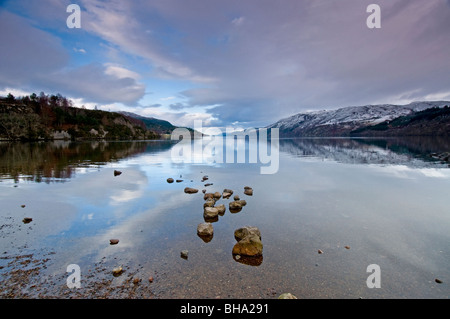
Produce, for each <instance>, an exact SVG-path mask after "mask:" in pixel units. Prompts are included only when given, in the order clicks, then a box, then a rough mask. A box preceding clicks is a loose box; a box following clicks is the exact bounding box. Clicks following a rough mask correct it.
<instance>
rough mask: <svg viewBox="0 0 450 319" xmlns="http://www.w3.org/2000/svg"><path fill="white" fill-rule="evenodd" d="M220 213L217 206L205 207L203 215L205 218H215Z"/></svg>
mask: <svg viewBox="0 0 450 319" xmlns="http://www.w3.org/2000/svg"><path fill="white" fill-rule="evenodd" d="M218 215H219V210H218V209H217V208H216V207H205V209H204V211H203V217H205V219H214V218H217V216H218Z"/></svg>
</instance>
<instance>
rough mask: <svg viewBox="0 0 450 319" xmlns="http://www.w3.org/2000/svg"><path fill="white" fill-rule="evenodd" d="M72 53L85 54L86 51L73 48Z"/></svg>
mask: <svg viewBox="0 0 450 319" xmlns="http://www.w3.org/2000/svg"><path fill="white" fill-rule="evenodd" d="M73 51H75V52H78V53H83V54H86V53H87V52H86V50H85V49H83V48H81V49H77V48H73Z"/></svg>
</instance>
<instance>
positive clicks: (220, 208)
mask: <svg viewBox="0 0 450 319" xmlns="http://www.w3.org/2000/svg"><path fill="white" fill-rule="evenodd" d="M216 208H217V210H218V212H219V215H223V214H225V205H224V204H220V205H218V206H216Z"/></svg>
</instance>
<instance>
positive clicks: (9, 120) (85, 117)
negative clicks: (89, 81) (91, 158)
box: [0, 93, 160, 141]
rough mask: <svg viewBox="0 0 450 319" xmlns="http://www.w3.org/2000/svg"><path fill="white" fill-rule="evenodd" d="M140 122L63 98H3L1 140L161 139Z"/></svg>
mask: <svg viewBox="0 0 450 319" xmlns="http://www.w3.org/2000/svg"><path fill="white" fill-rule="evenodd" d="M158 138H160V134H158V133H157V132H155V131H152V130H149V129H147V127H146V124H145V123H144V122H142V121H139V120H138V119H133V118H130V117H127V116H125V115H123V114H119V113H115V112H106V111H101V110H88V109H84V108H77V107H74V106H73V103H72V101H70V100H68V99H66V98H65V97H63V96H61V95H59V94H58V95H50V96H49V95H45V94H44V93H41V94H40V95H39V96H37V95H36V94H32V95H30V96H25V97H22V98H20V99H16V98H14V97H13V96H12V95H11V94H10V95H8V97H6V98H0V140H22V141H33V140H55V139H71V140H88V139H104V140H131V139H133V140H143V139H158Z"/></svg>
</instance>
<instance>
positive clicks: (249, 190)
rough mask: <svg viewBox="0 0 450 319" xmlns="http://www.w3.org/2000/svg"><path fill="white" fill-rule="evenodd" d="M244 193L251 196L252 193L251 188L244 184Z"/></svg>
mask: <svg viewBox="0 0 450 319" xmlns="http://www.w3.org/2000/svg"><path fill="white" fill-rule="evenodd" d="M244 194H245V195H248V196H252V195H253V188H251V187H249V186H245V187H244Z"/></svg>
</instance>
